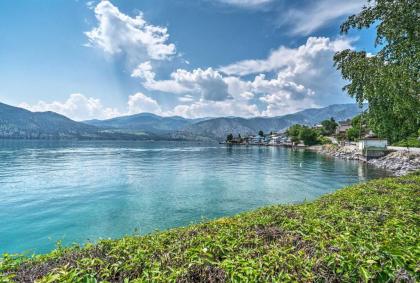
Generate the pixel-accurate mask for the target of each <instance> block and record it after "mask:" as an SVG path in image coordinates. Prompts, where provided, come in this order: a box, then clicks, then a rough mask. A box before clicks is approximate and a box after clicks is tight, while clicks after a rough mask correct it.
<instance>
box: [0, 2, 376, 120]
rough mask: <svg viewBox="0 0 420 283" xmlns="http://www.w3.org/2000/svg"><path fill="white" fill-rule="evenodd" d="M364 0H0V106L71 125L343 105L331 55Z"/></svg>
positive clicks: (349, 43)
mask: <svg viewBox="0 0 420 283" xmlns="http://www.w3.org/2000/svg"><path fill="white" fill-rule="evenodd" d="M364 4H366V3H365V1H364V0H350V1H349V0H317V1H313V0H295V1H288V0H194V1H191V0H111V1H107V0H103V1H83V0H3V1H0V102H3V103H7V104H11V105H14V106H19V107H23V108H26V109H28V110H31V111H55V112H58V113H60V114H63V115H66V116H68V117H70V118H72V119H75V120H78V121H81V120H88V119H107V118H112V117H116V116H121V115H131V114H136V113H141V112H150V113H154V114H158V115H162V116H183V117H187V118H197V117H219V116H241V117H255V116H280V115H284V114H288V113H293V112H296V111H299V110H302V109H306V108H311V107H323V106H327V105H330V104H335V103H349V102H353V100H352V99H351V98H350V97H349V96H348V95H347V94H346V93H344V92H343V91H342V87H343V86H344V85H345V84H346V82H345V81H343V80H342V79H341V76H340V73H339V72H338V71H337V70H336V69H335V68H334V66H333V60H332V57H333V55H334V53H335V52H337V51H340V50H344V49H355V50H365V51H366V52H370V53H374V52H375V48H374V45H373V43H374V37H375V31H374V29H373V28H371V29H369V30H365V31H352V32H350V33H349V34H347V35H340V32H339V26H340V23H342V22H343V21H344V20H345V19H346V18H347V17H348V16H349V15H352V14H355V13H357V12H358V11H360V10H361V8H362V6H363V5H364Z"/></svg>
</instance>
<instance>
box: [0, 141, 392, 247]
mask: <svg viewBox="0 0 420 283" xmlns="http://www.w3.org/2000/svg"><path fill="white" fill-rule="evenodd" d="M384 175H385V172H383V171H379V170H377V169H375V168H372V167H367V166H366V165H364V164H361V163H357V162H354V161H345V160H339V159H332V158H328V157H325V156H321V155H318V154H316V153H313V152H305V151H293V150H290V149H285V148H274V147H226V146H223V145H217V144H192V143H191V144H189V143H176V142H173V143H169V142H158V143H150V142H148V143H147V142H48V141H43V142H29V141H0V193H1V202H0V253H3V252H9V253H13V252H23V251H30V252H33V251H35V252H46V251H48V250H51V249H52V248H54V246H55V244H56V242H57V241H58V240H60V241H62V243H63V244H65V245H68V244H71V243H74V242H78V243H84V242H87V241H95V240H97V239H99V238H101V237H102V238H108V237H110V238H116V237H120V236H122V235H125V234H132V233H134V232H136V233H140V234H143V233H148V232H151V231H154V230H156V229H166V228H169V227H175V226H181V225H187V224H189V223H191V222H196V221H200V220H202V219H203V218H204V219H212V218H216V217H220V216H226V215H232V214H235V213H238V212H241V211H245V210H250V209H253V208H257V207H261V206H264V205H268V204H275V203H293V202H301V201H304V200H305V199H306V200H311V199H314V198H316V197H318V196H320V195H323V194H326V193H329V192H332V191H334V190H336V189H338V188H340V187H343V186H345V185H348V184H352V183H356V182H360V181H365V180H368V179H371V178H376V177H380V176H384Z"/></svg>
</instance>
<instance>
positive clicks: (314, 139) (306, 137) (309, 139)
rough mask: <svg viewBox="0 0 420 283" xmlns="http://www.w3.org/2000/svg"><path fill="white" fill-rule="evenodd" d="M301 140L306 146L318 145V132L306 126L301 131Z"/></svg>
mask: <svg viewBox="0 0 420 283" xmlns="http://www.w3.org/2000/svg"><path fill="white" fill-rule="evenodd" d="M299 139H300V140H302V141H303V143H304V144H305V145H314V144H317V143H318V133H317V131H316V130H314V129H311V128H308V127H305V126H304V127H302V128H301V129H300V131H299Z"/></svg>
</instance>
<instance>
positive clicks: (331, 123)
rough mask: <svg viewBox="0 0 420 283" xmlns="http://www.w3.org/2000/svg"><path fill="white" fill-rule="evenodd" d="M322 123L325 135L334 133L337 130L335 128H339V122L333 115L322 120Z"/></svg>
mask: <svg viewBox="0 0 420 283" xmlns="http://www.w3.org/2000/svg"><path fill="white" fill-rule="evenodd" d="M321 125H322V128H323V130H322V134H323V135H328V136H329V135H332V134H333V133H334V132H335V129H337V126H338V124H337V122H336V121H335V120H334V118H333V117H331V119H329V120H324V121H322V122H321Z"/></svg>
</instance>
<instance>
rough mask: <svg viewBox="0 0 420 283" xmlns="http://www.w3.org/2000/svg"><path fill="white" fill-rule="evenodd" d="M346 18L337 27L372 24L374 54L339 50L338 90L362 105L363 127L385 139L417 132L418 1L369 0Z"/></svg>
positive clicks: (343, 29)
mask: <svg viewBox="0 0 420 283" xmlns="http://www.w3.org/2000/svg"><path fill="white" fill-rule="evenodd" d="M369 2H370V3H369V5H366V6H365V7H364V8H363V10H362V11H361V12H360V13H359V14H357V15H353V16H351V17H349V18H348V19H347V21H345V22H344V23H343V24H342V26H341V32H342V33H347V32H348V31H349V30H350V29H352V28H356V29H363V28H369V27H370V26H372V25H375V26H376V34H377V37H376V41H375V46H376V47H379V48H380V50H379V51H378V53H377V54H375V55H369V54H367V53H366V52H364V51H354V50H350V49H348V50H344V51H341V52H338V53H337V54H336V55H335V56H334V61H335V64H336V66H337V68H338V69H339V70H341V73H342V76H343V78H344V79H345V80H348V81H350V83H349V84H348V85H346V86H345V87H344V89H345V90H346V91H347V92H348V94H349V95H350V96H351V97H354V98H356V100H357V101H358V102H359V103H360V104H361V105H362V103H364V102H366V101H367V102H368V103H369V110H368V112H367V113H366V114H367V119H368V125H369V128H371V129H372V130H373V131H374V132H375V133H376V134H377V135H379V136H380V137H386V138H387V139H388V140H389V141H390V142H391V143H393V142H396V141H399V140H402V139H405V138H407V137H410V136H412V135H413V134H415V133H417V131H418V129H419V128H420V98H419V93H420V87H419V81H420V72H419V70H420V25H419V22H420V13H419V10H420V2H419V1H418V0H398V1H389V0H376V1H369Z"/></svg>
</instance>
